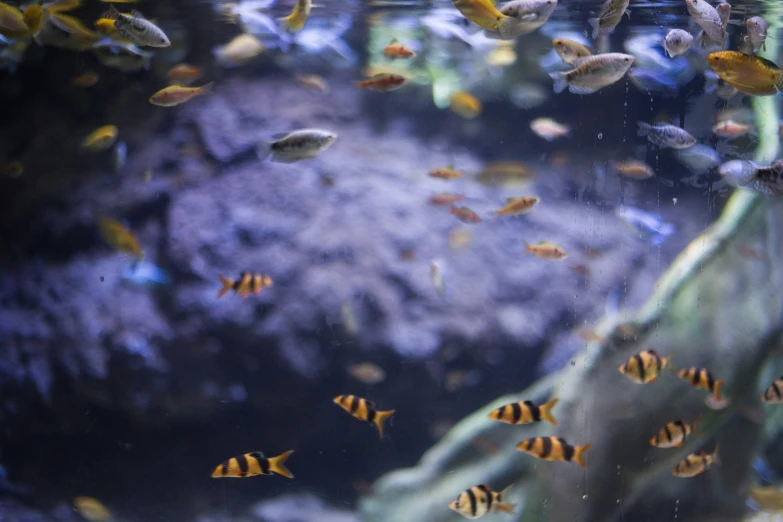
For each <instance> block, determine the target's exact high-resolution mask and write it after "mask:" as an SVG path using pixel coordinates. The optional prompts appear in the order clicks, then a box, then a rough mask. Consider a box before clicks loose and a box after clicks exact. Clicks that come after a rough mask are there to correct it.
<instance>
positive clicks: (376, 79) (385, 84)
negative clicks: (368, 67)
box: [356, 73, 408, 92]
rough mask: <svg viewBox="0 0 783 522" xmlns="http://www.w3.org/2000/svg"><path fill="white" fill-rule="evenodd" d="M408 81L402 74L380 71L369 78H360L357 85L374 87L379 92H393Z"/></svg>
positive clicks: (361, 87) (367, 87) (366, 87)
mask: <svg viewBox="0 0 783 522" xmlns="http://www.w3.org/2000/svg"><path fill="white" fill-rule="evenodd" d="M406 83H408V79H407V78H406V77H405V76H402V75H400V74H392V73H378V74H376V75H373V76H371V77H370V78H368V79H367V80H359V81H357V82H356V86H357V87H359V88H360V89H372V90H374V91H378V92H391V91H395V90H397V89H399V88H400V87H402V86H404V85H405V84H406Z"/></svg>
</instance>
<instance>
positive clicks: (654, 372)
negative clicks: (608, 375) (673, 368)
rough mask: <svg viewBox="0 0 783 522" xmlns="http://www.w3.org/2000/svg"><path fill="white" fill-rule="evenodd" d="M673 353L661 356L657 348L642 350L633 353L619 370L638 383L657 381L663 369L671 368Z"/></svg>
mask: <svg viewBox="0 0 783 522" xmlns="http://www.w3.org/2000/svg"><path fill="white" fill-rule="evenodd" d="M671 359H672V354H669V356H668V357H661V356H660V355H659V354H658V352H656V351H655V350H642V351H641V352H639V353H637V354H635V355H632V356H631V357H630V358H629V359H628V360H627V361H626V362H625V364H623V365H621V366H620V368H618V371H619V372H620V373H622V374H623V375H625V376H627V377H628V378H629V379H631V380H632V381H633V382H635V383H637V384H648V383H651V382H655V380H656V379H657V378H658V375H660V373H661V370H663V369H664V368H669V367H670V363H671Z"/></svg>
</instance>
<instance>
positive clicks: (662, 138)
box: [636, 121, 696, 149]
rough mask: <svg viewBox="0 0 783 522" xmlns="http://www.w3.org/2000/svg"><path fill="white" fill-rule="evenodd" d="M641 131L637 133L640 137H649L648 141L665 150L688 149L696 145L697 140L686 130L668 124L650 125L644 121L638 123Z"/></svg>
mask: <svg viewBox="0 0 783 522" xmlns="http://www.w3.org/2000/svg"><path fill="white" fill-rule="evenodd" d="M636 124H637V125H638V126H639V129H638V130H637V131H636V134H637V135H638V136H647V140H648V141H649V142H650V143H652V144H653V145H657V146H658V147H660V148H662V149H665V148H667V147H671V148H673V149H687V148H688V147H692V146H693V145H694V144H695V143H696V138H694V137H693V136H691V134H690V133H689V132H688V131H686V130H685V129H681V128H680V127H677V126H675V125H669V124H668V123H659V124H656V125H650V124H649V123H645V122H643V121H637V122H636Z"/></svg>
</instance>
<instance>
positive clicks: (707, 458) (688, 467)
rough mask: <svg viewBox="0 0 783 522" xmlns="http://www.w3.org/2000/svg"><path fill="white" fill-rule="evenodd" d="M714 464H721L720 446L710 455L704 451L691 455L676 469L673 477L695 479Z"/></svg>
mask: <svg viewBox="0 0 783 522" xmlns="http://www.w3.org/2000/svg"><path fill="white" fill-rule="evenodd" d="M713 464H720V459H719V458H718V446H715V450H714V451H713V452H712V453H711V454H709V455H708V454H707V453H704V452H703V451H702V452H699V453H691V454H690V455H688V456H687V457H685V458H684V459H682V460H681V461H680V462H679V463H678V464H677V465H676V466H675V467H674V469H673V470H672V475H674V476H675V477H683V478H688V477H695V476H696V475H699V474H701V473H704V472H705V471H707V470H708V469H710V466H711V465H713Z"/></svg>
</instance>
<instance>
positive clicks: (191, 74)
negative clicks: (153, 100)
mask: <svg viewBox="0 0 783 522" xmlns="http://www.w3.org/2000/svg"><path fill="white" fill-rule="evenodd" d="M203 75H204V71H203V70H202V69H201V67H198V66H196V65H190V64H189V63H178V64H177V65H175V66H174V67H172V68H171V69H169V70H168V72H167V73H166V78H168V80H169V83H172V84H184V85H190V84H191V83H192V82H195V81H196V80H198V79H199V78H201V77H202V76H203Z"/></svg>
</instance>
